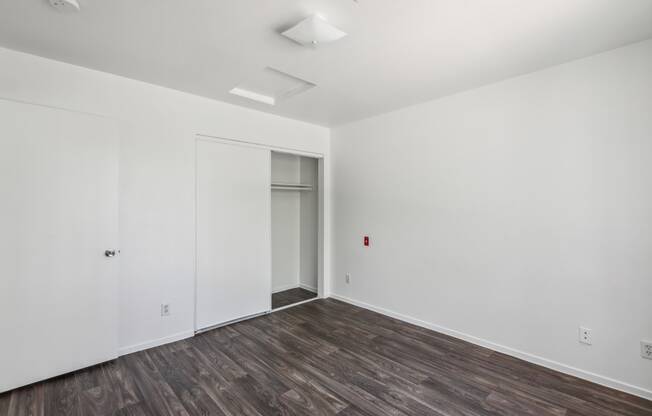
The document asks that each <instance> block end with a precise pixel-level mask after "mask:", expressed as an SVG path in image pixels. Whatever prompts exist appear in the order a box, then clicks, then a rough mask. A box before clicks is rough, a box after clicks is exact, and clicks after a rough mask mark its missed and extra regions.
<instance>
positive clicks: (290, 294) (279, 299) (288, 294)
mask: <svg viewBox="0 0 652 416" xmlns="http://www.w3.org/2000/svg"><path fill="white" fill-rule="evenodd" d="M316 297H317V294H316V293H314V292H311V291H309V290H306V289H302V288H300V287H298V288H295V289H288V290H284V291H282V292H277V293H272V309H277V308H282V307H283V306H288V305H292V304H293V303H297V302H302V301H304V300H308V299H312V298H316Z"/></svg>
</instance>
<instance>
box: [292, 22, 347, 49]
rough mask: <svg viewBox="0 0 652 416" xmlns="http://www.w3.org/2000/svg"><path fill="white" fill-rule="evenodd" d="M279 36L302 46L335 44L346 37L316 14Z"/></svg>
mask: <svg viewBox="0 0 652 416" xmlns="http://www.w3.org/2000/svg"><path fill="white" fill-rule="evenodd" d="M281 34H282V35H283V36H285V37H287V38H290V39H292V40H293V41H295V42H297V43H299V44H301V45H303V46H317V45H319V44H322V43H330V42H335V41H336V40H338V39H341V38H343V37H344V36H346V33H345V32H342V31H341V30H340V29H338V28H336V27H335V26H333V25H331V24H330V23H328V22H327V21H326V20H324V19H323V18H321V17H320V16H318V15H316V14H315V15H312V16H310V17H308V18H306V19H303V20H302V21H300V22H299V23H297V24H296V25H294V26H292V27H291V28H290V29H288V30H286V31H285V32H283V33H281Z"/></svg>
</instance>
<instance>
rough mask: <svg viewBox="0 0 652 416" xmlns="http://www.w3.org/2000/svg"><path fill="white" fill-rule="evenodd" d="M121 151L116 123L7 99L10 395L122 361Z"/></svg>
mask: <svg viewBox="0 0 652 416" xmlns="http://www.w3.org/2000/svg"><path fill="white" fill-rule="evenodd" d="M118 146H119V137H118V135H117V132H116V126H115V124H114V123H112V122H109V121H108V120H106V119H102V118H99V117H93V116H89V115H84V114H79V113H73V112H69V111H62V110H55V109H52V108H47V107H40V106H34V105H27V104H18V103H13V102H8V101H3V100H0V200H1V203H0V230H1V231H0V334H2V335H1V338H2V340H1V341H0V392H2V391H5V390H9V389H12V388H15V387H19V386H22V385H25V384H30V383H33V382H35V381H39V380H43V379H46V378H49V377H53V376H56V375H59V374H63V373H68V372H70V371H73V370H77V369H79V368H83V367H87V366H90V365H93V364H97V363H100V362H103V361H107V360H110V359H113V358H115V357H116V356H117V338H118V331H117V316H118V315H117V310H116V309H117V302H116V300H117V298H116V295H117V294H116V291H117V287H118V285H117V278H118V276H117V266H118V264H117V261H118V259H117V258H111V257H106V256H105V250H112V249H115V248H116V244H117V241H118Z"/></svg>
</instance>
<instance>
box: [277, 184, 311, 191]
mask: <svg viewBox="0 0 652 416" xmlns="http://www.w3.org/2000/svg"><path fill="white" fill-rule="evenodd" d="M272 190H278V191H312V185H311V184H305V183H272Z"/></svg>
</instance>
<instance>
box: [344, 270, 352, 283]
mask: <svg viewBox="0 0 652 416" xmlns="http://www.w3.org/2000/svg"><path fill="white" fill-rule="evenodd" d="M344 280H345V281H346V284H347V285H348V284H349V283H351V273H347V274H346V276H344Z"/></svg>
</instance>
